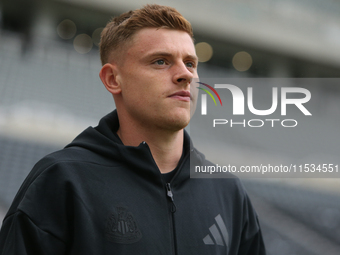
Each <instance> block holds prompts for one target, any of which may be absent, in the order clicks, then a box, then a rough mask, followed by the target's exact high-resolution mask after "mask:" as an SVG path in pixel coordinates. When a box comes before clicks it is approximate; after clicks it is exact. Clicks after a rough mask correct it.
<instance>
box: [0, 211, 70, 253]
mask: <svg viewBox="0 0 340 255" xmlns="http://www.w3.org/2000/svg"><path fill="white" fill-rule="evenodd" d="M64 254H65V244H64V243H63V242H62V241H61V240H59V239H58V238H56V237H55V236H53V235H52V234H50V233H48V232H45V231H43V230H42V229H40V228H39V227H37V226H36V225H35V224H34V222H33V221H32V220H31V219H30V218H29V217H28V216H27V215H26V214H24V213H23V212H21V211H18V212H16V213H14V214H12V215H10V216H8V217H7V218H6V219H5V221H4V222H3V225H2V228H1V232H0V255H64Z"/></svg>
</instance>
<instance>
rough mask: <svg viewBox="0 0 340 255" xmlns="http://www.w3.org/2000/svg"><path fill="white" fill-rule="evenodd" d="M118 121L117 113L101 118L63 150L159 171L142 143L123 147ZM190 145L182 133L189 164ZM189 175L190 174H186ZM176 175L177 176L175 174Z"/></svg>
mask: <svg viewBox="0 0 340 255" xmlns="http://www.w3.org/2000/svg"><path fill="white" fill-rule="evenodd" d="M118 128H119V120H118V115H117V111H116V110H114V111H113V112H111V113H109V114H108V115H106V116H105V117H103V118H102V119H101V120H100V121H99V124H98V126H97V127H94V128H93V127H89V128H87V129H86V130H85V131H83V132H82V133H81V134H80V135H78V136H77V137H76V138H75V139H74V140H73V141H72V142H71V143H70V144H69V145H67V146H66V147H65V148H82V149H85V150H88V151H91V152H93V153H95V154H96V155H99V156H100V157H102V158H105V161H107V162H113V161H114V162H117V163H119V162H124V164H128V165H129V166H130V167H132V168H136V169H139V171H140V170H145V171H148V172H150V169H157V171H158V174H159V169H158V167H157V165H156V163H155V161H154V159H153V157H152V154H151V151H150V149H149V146H148V145H147V144H146V143H145V142H142V143H141V144H139V145H138V146H136V147H135V146H125V145H124V144H123V143H122V141H121V140H120V138H119V136H118V135H117V133H116V132H117V130H118ZM190 147H191V148H192V143H191V140H190V137H189V135H188V133H187V132H186V131H184V148H183V149H184V153H185V154H186V155H187V157H186V160H185V161H186V162H183V163H184V164H189V163H190V162H189V161H190V159H189V153H190ZM188 174H189V175H190V173H189V172H188ZM176 175H177V174H176Z"/></svg>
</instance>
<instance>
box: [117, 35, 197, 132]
mask: <svg viewBox="0 0 340 255" xmlns="http://www.w3.org/2000/svg"><path fill="white" fill-rule="evenodd" d="M122 57H123V59H122V63H121V64H120V65H119V66H118V75H117V77H116V78H117V81H118V82H119V83H120V85H121V89H122V91H121V95H120V97H121V102H122V105H123V108H124V110H125V113H127V114H128V115H129V117H130V118H131V119H132V120H133V121H137V123H138V124H142V125H147V126H149V127H157V128H161V129H167V130H172V131H177V130H180V129H183V128H184V127H185V126H186V125H187V124H188V123H189V120H190V117H191V116H190V115H191V114H190V108H191V110H192V111H193V110H194V108H195V107H196V100H197V89H193V88H191V90H192V91H191V92H190V86H195V87H196V85H195V84H196V81H192V79H193V78H198V75H197V63H198V62H197V56H196V52H195V47H194V44H193V41H192V39H191V37H190V36H189V35H188V34H187V33H186V32H183V31H179V30H170V29H165V28H161V29H156V28H144V29H142V30H140V31H138V32H137V33H136V34H135V35H134V36H133V38H132V42H131V46H130V47H129V48H128V49H127V51H126V52H125V53H124V54H123V55H122Z"/></svg>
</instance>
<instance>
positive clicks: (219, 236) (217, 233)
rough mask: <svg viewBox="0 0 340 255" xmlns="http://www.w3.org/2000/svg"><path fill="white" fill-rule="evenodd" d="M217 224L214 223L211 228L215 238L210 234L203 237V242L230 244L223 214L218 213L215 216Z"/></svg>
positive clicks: (208, 243) (207, 243) (221, 244)
mask: <svg viewBox="0 0 340 255" xmlns="http://www.w3.org/2000/svg"><path fill="white" fill-rule="evenodd" d="M215 221H216V224H217V226H218V227H217V226H216V224H213V225H212V226H211V227H210V228H209V231H210V234H211V235H212V236H213V238H214V240H215V241H214V240H213V239H212V238H211V236H210V234H208V235H207V236H206V237H204V238H203V242H204V244H206V245H215V244H217V245H220V246H228V240H229V235H228V231H227V227H226V225H225V224H224V221H223V219H222V217H221V215H220V214H219V215H217V216H216V217H215Z"/></svg>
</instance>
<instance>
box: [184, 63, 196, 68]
mask: <svg viewBox="0 0 340 255" xmlns="http://www.w3.org/2000/svg"><path fill="white" fill-rule="evenodd" d="M186 66H187V67H190V68H193V67H195V64H194V63H192V62H187V63H186Z"/></svg>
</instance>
